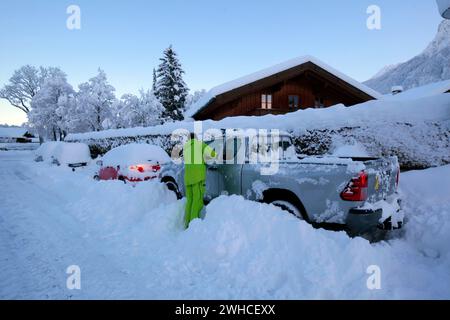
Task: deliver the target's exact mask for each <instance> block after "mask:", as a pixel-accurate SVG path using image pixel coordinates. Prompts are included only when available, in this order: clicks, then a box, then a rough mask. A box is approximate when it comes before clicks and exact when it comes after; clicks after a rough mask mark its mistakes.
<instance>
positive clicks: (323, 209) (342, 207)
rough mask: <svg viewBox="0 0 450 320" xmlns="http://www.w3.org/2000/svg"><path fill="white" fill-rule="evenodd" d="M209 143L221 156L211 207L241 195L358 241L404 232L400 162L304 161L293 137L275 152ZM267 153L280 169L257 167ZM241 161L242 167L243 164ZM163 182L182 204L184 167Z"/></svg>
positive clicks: (212, 172)
mask: <svg viewBox="0 0 450 320" xmlns="http://www.w3.org/2000/svg"><path fill="white" fill-rule="evenodd" d="M205 142H206V143H207V144H209V145H210V146H211V147H212V148H214V149H215V150H216V152H217V153H218V158H217V159H216V161H215V162H213V163H210V164H208V165H207V179H206V193H205V199H204V200H205V202H209V201H210V200H212V199H213V198H216V197H218V196H220V195H228V194H238V195H242V196H243V197H245V198H246V199H249V200H255V201H260V202H265V203H271V204H273V205H276V206H279V207H281V208H282V209H284V210H286V211H289V212H290V213H292V214H294V215H296V216H297V217H298V218H300V219H304V220H306V221H308V222H309V223H311V224H313V225H314V226H318V227H321V226H323V227H325V228H326V227H330V228H331V229H340V228H342V229H345V230H347V231H348V232H349V233H350V234H352V235H359V234H364V233H370V232H371V231H373V230H376V229H377V228H381V229H384V230H390V229H396V228H400V227H401V226H402V223H403V213H402V211H401V210H400V199H399V197H398V194H397V187H398V182H399V174H400V169H399V164H398V161H397V158H396V157H386V158H350V157H349V158H343V157H339V158H338V157H331V156H329V157H328V156H325V157H308V156H305V157H302V156H299V155H297V154H296V153H295V148H294V146H293V144H292V141H291V137H290V136H289V135H288V134H282V135H280V136H279V137H278V138H277V141H276V142H275V143H274V144H270V145H269V146H267V144H265V145H264V146H262V145H261V140H260V139H258V138H257V137H250V136H244V137H231V138H227V137H226V136H225V135H224V136H223V137H222V138H219V139H217V138H216V139H215V140H212V141H205ZM262 149H264V152H269V151H272V152H273V151H275V150H276V151H277V154H278V157H279V158H278V159H277V160H278V161H277V163H276V164H275V165H274V163H273V161H272V162H270V163H268V162H266V163H255V161H254V159H255V157H256V158H257V159H260V158H264V156H266V155H267V154H263V152H261V151H262ZM269 149H272V150H269ZM240 157H241V158H243V159H242V161H238V158H240ZM217 162H218V163H217ZM224 162H225V163H224ZM268 166H272V169H273V168H275V170H272V171H273V172H272V173H270V174H268V173H267V172H270V170H266V172H265V173H264V172H263V171H262V169H263V168H265V169H268ZM161 177H162V180H161V181H162V182H164V183H166V185H167V187H168V188H169V189H170V190H172V191H174V192H176V193H177V195H178V197H179V198H181V197H182V196H183V194H184V188H183V185H184V184H183V166H182V165H180V164H178V165H177V164H175V163H171V164H170V165H168V166H166V167H165V168H164V170H162V172H161Z"/></svg>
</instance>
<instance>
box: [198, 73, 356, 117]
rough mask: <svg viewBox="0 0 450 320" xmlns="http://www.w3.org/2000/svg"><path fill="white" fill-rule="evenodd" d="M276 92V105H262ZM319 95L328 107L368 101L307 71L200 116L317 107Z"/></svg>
mask: <svg viewBox="0 0 450 320" xmlns="http://www.w3.org/2000/svg"><path fill="white" fill-rule="evenodd" d="M262 94H272V109H262V108H261V103H262V102H261V95H262ZM289 95H297V96H298V97H299V108H297V109H292V108H291V109H290V108H289ZM316 98H322V99H323V104H324V107H329V106H332V105H335V104H339V103H342V104H344V105H347V106H350V105H353V104H357V103H361V102H364V101H363V100H361V99H360V98H357V97H354V96H352V95H351V94H349V93H348V92H347V91H346V90H344V89H343V88H340V87H339V86H337V85H336V84H334V83H331V82H327V81H326V80H324V79H320V77H318V76H317V75H314V74H311V73H310V74H308V73H303V74H301V75H299V76H297V77H295V78H293V79H290V80H286V81H281V82H279V83H277V84H276V85H272V86H269V87H265V88H262V89H259V88H258V89H256V90H255V91H253V92H251V93H248V94H244V95H241V96H239V97H236V98H234V99H232V100H231V101H228V102H226V103H215V104H214V105H212V106H211V107H208V109H206V110H205V111H203V112H202V114H201V115H199V116H197V117H196V119H197V120H204V119H213V120H220V119H223V118H225V117H230V116H241V115H248V116H249V115H264V114H268V113H271V114H283V113H287V112H292V111H297V110H299V109H306V108H310V107H315V100H316Z"/></svg>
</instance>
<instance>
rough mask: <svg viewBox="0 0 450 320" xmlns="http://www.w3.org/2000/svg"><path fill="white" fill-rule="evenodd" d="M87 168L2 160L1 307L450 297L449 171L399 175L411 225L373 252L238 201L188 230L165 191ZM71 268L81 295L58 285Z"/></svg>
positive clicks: (221, 205)
mask: <svg viewBox="0 0 450 320" xmlns="http://www.w3.org/2000/svg"><path fill="white" fill-rule="evenodd" d="M11 160H14V161H11ZM17 168H20V170H18V169H17ZM93 169H95V168H94V167H92V168H87V169H86V170H82V171H80V172H75V173H72V172H71V171H69V170H67V169H64V168H60V167H50V166H48V165H46V164H43V163H38V164H36V163H34V162H32V161H31V157H30V156H29V155H28V156H24V155H23V153H22V155H19V154H12V153H0V177H2V179H1V180H0V181H1V182H0V183H1V188H2V190H8V191H9V192H8V193H3V192H2V193H1V195H0V201H1V203H2V212H3V213H4V214H2V218H1V220H0V228H1V229H2V232H1V233H0V265H1V272H0V297H1V298H59V299H74V298H75V299H76V298H155V299H164V298H169V299H172V298H180V299H181V298H182V299H186V298H192V299H195V298H201V299H214V298H221V299H229V298H233V299H243V298H245V299H252V298H256V299H301V298H306V299H320V298H330V299H343V298H362V299H379V298H386V299H400V298H413V299H422V298H425V299H427V298H440V299H448V298H450V287H449V286H448V283H449V282H450V273H449V272H448V270H449V269H450V246H449V243H450V199H449V196H448V194H449V190H450V181H449V180H448V179H445V178H444V177H447V176H450V166H445V167H440V168H434V169H429V170H425V171H417V172H410V173H406V174H403V175H402V176H401V182H400V184H401V190H402V193H403V199H404V202H403V203H404V206H405V213H406V218H407V223H406V225H405V228H404V229H403V230H402V231H400V232H396V233H394V234H393V238H392V239H391V240H389V241H386V242H380V243H376V244H370V243H369V242H368V241H366V240H364V239H362V238H354V239H351V238H349V237H348V236H347V235H346V234H345V233H343V232H338V233H336V232H331V231H325V230H320V229H319V230H316V229H314V228H312V227H311V226H310V225H308V224H307V223H306V222H304V221H300V220H298V219H296V218H294V217H293V216H291V215H289V214H287V213H285V212H283V211H281V210H280V209H278V208H276V207H273V206H271V205H267V204H260V203H255V202H251V201H247V200H244V199H243V198H242V197H239V196H222V197H220V198H217V199H215V200H213V201H212V202H211V203H210V204H209V205H208V206H207V207H206V218H205V219H204V220H196V221H194V222H193V223H192V224H191V227H190V228H189V229H188V230H186V231H185V230H183V227H182V225H183V224H182V217H183V211H184V210H183V208H184V200H179V201H177V200H176V197H175V195H173V194H172V193H171V192H169V191H168V190H166V189H165V187H164V185H162V184H159V183H157V182H155V181H149V182H143V183H141V184H138V185H137V186H136V187H134V188H133V187H131V186H130V185H125V184H123V183H121V182H120V181H101V182H97V181H94V180H93V179H92V178H91V175H92V173H93ZM72 264H76V265H79V266H80V268H81V271H82V289H81V290H79V291H77V290H74V291H70V290H68V289H67V288H66V286H65V283H66V282H65V281H66V279H67V274H66V273H65V270H66V268H67V267H68V266H69V265H72ZM374 265H375V266H378V267H379V268H380V270H381V288H380V289H379V290H369V289H368V287H367V279H368V278H369V276H370V274H368V273H367V270H368V268H369V267H370V266H374ZM369 270H370V269H369Z"/></svg>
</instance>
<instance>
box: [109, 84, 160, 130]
mask: <svg viewBox="0 0 450 320" xmlns="http://www.w3.org/2000/svg"><path fill="white" fill-rule="evenodd" d="M114 107H115V112H116V126H117V127H119V128H120V127H122V128H129V127H138V126H139V127H148V126H153V125H156V124H160V123H161V115H162V112H163V110H164V108H163V106H162V105H161V103H160V102H159V101H158V99H157V98H156V97H155V95H154V94H153V92H152V91H150V90H148V91H144V90H140V92H139V96H136V95H134V94H124V95H123V96H122V98H121V100H120V102H119V103H118V104H116V105H115V106H114Z"/></svg>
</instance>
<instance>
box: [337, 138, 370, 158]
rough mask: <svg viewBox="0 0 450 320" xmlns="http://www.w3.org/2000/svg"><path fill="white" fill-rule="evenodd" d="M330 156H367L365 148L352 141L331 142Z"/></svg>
mask: <svg viewBox="0 0 450 320" xmlns="http://www.w3.org/2000/svg"><path fill="white" fill-rule="evenodd" d="M332 148H333V150H332V152H331V155H332V156H335V157H369V154H368V153H367V150H366V149H365V148H364V146H363V145H362V144H361V143H358V142H357V141H352V143H342V142H340V141H339V142H338V141H336V139H335V141H334V142H333V147H332Z"/></svg>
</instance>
